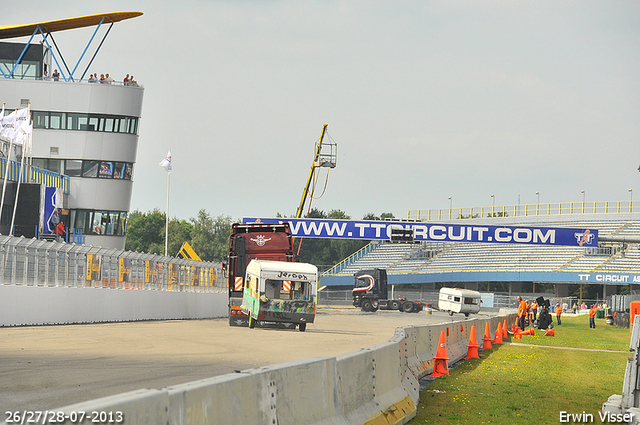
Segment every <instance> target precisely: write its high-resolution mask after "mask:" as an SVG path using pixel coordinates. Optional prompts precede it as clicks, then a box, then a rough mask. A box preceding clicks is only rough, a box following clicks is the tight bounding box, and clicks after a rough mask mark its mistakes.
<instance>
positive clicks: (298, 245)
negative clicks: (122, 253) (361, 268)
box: [125, 208, 395, 270]
mask: <svg viewBox="0 0 640 425" xmlns="http://www.w3.org/2000/svg"><path fill="white" fill-rule="evenodd" d="M277 216H278V217H280V218H286V217H283V216H281V215H280V214H278V215H277ZM166 217H167V216H166V214H165V213H163V212H160V211H159V210H158V209H157V208H156V209H154V210H152V211H148V212H141V211H138V210H135V211H133V212H132V213H130V214H129V218H128V220H127V239H126V244H125V250H130V251H138V252H148V253H152V254H164V237H165V223H166ZM308 217H309V218H328V219H337V220H350V219H351V217H350V216H349V215H347V214H346V213H345V212H344V211H342V210H331V211H329V212H328V213H325V212H324V211H322V210H319V209H317V208H312V209H311V210H310V211H309V215H308ZM393 218H395V217H394V216H393V214H392V213H383V214H381V215H380V216H376V215H374V214H373V213H368V214H366V215H365V216H364V217H363V218H362V219H363V220H387V219H393ZM234 222H236V221H234V220H233V219H232V218H231V217H230V216H225V215H220V216H217V217H213V216H212V215H211V214H209V213H208V212H207V211H206V210H204V209H201V210H200V211H198V215H197V216H196V217H192V218H190V219H189V220H180V219H178V218H176V217H174V218H171V219H169V238H168V241H169V242H168V247H167V254H168V255H170V256H172V257H173V256H176V255H177V254H178V251H179V250H180V248H181V247H182V244H183V243H184V242H189V245H191V247H192V248H193V250H194V251H195V252H196V253H197V254H198V256H199V257H200V258H201V259H202V260H203V261H224V262H226V260H227V251H228V249H229V236H230V235H231V225H232V224H233V223H234ZM237 222H240V220H237ZM368 243H369V241H363V240H349V239H319V238H295V240H294V251H293V252H294V254H295V258H296V261H302V262H306V263H311V264H314V265H316V266H318V268H319V269H320V270H326V269H328V268H330V267H332V266H334V265H335V264H337V263H338V262H340V261H342V260H343V259H344V258H346V257H348V256H349V255H351V254H353V253H354V252H356V251H358V250H360V249H361V248H363V247H364V246H365V245H367V244H368Z"/></svg>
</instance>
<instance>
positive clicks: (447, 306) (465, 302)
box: [438, 288, 481, 317]
mask: <svg viewBox="0 0 640 425" xmlns="http://www.w3.org/2000/svg"><path fill="white" fill-rule="evenodd" d="M480 303H481V301H480V292H478V291H472V290H470V289H460V288H441V289H440V295H439V296H438V309H440V311H448V312H449V314H450V315H451V316H453V313H463V314H464V315H465V316H466V317H469V314H471V313H477V312H479V311H480Z"/></svg>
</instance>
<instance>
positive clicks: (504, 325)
mask: <svg viewBox="0 0 640 425" xmlns="http://www.w3.org/2000/svg"><path fill="white" fill-rule="evenodd" d="M507 338H509V334H508V333H507V319H504V324H503V325H502V339H507Z"/></svg>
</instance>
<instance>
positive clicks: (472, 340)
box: [465, 325, 480, 360]
mask: <svg viewBox="0 0 640 425" xmlns="http://www.w3.org/2000/svg"><path fill="white" fill-rule="evenodd" d="M467 347H469V349H468V350H467V357H465V360H466V359H479V358H480V357H479V356H478V347H480V346H479V345H478V342H477V340H476V325H471V336H470V337H469V344H468V345H467Z"/></svg>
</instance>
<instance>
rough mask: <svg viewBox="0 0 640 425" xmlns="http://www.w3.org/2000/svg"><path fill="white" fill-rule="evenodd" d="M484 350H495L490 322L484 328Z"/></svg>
mask: <svg viewBox="0 0 640 425" xmlns="http://www.w3.org/2000/svg"><path fill="white" fill-rule="evenodd" d="M482 341H483V342H482V349H483V350H486V349H487V348H493V346H492V345H491V331H490V330H489V322H487V325H486V326H485V327H484V338H482Z"/></svg>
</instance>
